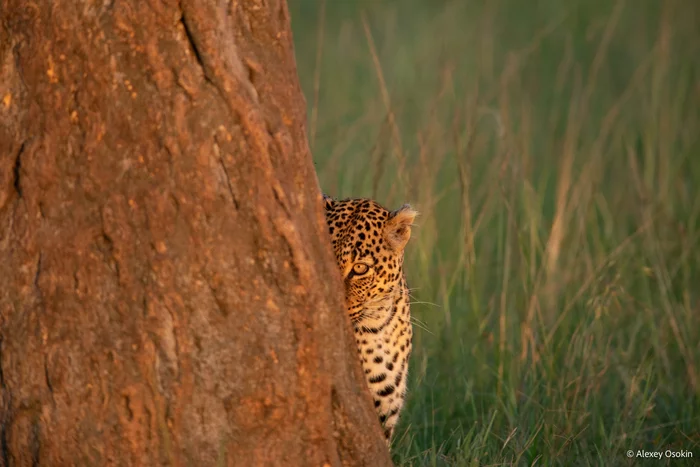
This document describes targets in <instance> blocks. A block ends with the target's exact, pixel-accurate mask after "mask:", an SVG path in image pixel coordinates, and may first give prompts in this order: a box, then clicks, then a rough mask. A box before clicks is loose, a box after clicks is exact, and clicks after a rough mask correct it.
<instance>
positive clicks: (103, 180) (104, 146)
mask: <svg viewBox="0 0 700 467" xmlns="http://www.w3.org/2000/svg"><path fill="white" fill-rule="evenodd" d="M305 120H306V118H305V105H304V100H303V97H302V95H301V91H300V88H299V85H298V82H297V74H296V65H295V62H294V52H293V47H292V37H291V32H290V27H289V16H288V11H287V7H286V4H285V2H284V1H283V0H268V1H262V0H247V1H242V2H241V1H234V2H228V1H223V0H221V1H218V2H217V1H214V0H207V1H201V0H200V1H193V0H182V1H181V2H176V1H172V0H170V1H168V0H165V1H157V0H126V1H104V2H102V1H100V2H78V1H60V0H53V1H51V2H49V1H37V2H27V1H25V0H0V396H1V399H0V466H8V467H9V466H17V465H19V466H24V465H96V466H102V465H145V466H151V465H158V464H161V465H183V466H185V465H193V466H200V465H201V466H207V465H242V466H253V465H285V466H287V465H314V466H319V467H320V466H323V465H372V466H378V465H389V464H390V459H389V454H388V451H387V449H386V447H385V445H384V441H383V440H382V436H381V433H380V429H379V424H378V422H377V420H376V416H375V414H374V411H373V409H372V407H371V402H370V398H369V395H368V392H367V390H366V389H365V386H364V382H363V379H362V375H361V374H360V370H359V364H358V362H357V358H356V355H355V353H356V350H355V349H354V345H353V342H352V340H351V337H350V331H349V325H348V323H347V317H346V316H345V314H344V312H343V306H342V302H341V300H342V298H341V297H342V292H341V291H342V285H341V283H340V279H339V278H338V274H337V272H336V269H335V264H334V261H333V258H332V254H331V251H330V245H329V240H328V234H327V233H326V226H325V220H324V218H323V213H322V206H321V201H320V199H321V198H320V193H319V189H318V183H317V181H316V175H315V173H314V170H313V166H312V162H311V157H310V155H309V150H308V147H307V143H306V130H305V125H306V123H305Z"/></svg>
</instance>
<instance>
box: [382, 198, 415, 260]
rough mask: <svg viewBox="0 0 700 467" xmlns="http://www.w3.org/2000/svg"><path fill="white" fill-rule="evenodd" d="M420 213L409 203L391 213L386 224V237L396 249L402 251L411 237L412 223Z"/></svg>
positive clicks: (390, 245)
mask: <svg viewBox="0 0 700 467" xmlns="http://www.w3.org/2000/svg"><path fill="white" fill-rule="evenodd" d="M417 215H418V212H417V211H416V210H414V209H413V208H412V207H411V206H409V205H408V204H404V205H403V206H402V207H401V208H399V209H397V210H396V211H394V212H392V213H391V214H389V220H387V221H386V225H385V226H384V239H385V240H386V242H387V243H388V244H389V247H391V249H392V250H394V251H397V252H399V251H402V250H403V249H404V247H405V246H406V243H408V240H409V239H410V238H411V225H413V220H414V219H415V218H416V216H417Z"/></svg>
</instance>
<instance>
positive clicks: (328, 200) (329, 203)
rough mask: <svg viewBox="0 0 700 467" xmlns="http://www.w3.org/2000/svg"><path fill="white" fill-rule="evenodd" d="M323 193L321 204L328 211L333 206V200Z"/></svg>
mask: <svg viewBox="0 0 700 467" xmlns="http://www.w3.org/2000/svg"><path fill="white" fill-rule="evenodd" d="M322 195H323V206H324V209H325V210H326V211H329V210H331V209H333V208H334V207H335V200H334V199H333V198H331V197H330V196H328V195H327V194H325V193H322Z"/></svg>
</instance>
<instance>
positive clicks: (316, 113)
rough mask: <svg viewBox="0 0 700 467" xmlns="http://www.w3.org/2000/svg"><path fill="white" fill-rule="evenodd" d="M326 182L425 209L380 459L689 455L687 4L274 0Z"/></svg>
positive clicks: (698, 80) (698, 132) (691, 157)
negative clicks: (403, 366) (400, 383)
mask: <svg viewBox="0 0 700 467" xmlns="http://www.w3.org/2000/svg"><path fill="white" fill-rule="evenodd" d="M289 4H290V10H291V13H292V23H293V28H294V34H295V42H296V54H297V61H298V66H299V74H300V78H301V82H302V86H303V88H304V91H305V94H306V96H307V102H308V105H309V119H310V120H309V121H310V130H309V133H310V134H309V140H310V143H311V145H312V151H313V154H314V161H315V163H316V166H317V171H318V174H319V178H320V181H321V185H322V187H323V189H324V191H325V192H327V193H329V194H331V195H334V196H341V197H345V196H353V197H357V196H368V197H372V198H375V199H377V200H378V201H380V202H381V203H383V204H385V205H386V206H387V207H390V208H391V207H398V206H400V205H401V204H402V203H404V202H406V201H408V202H411V203H412V204H413V205H414V206H416V207H417V208H418V209H419V211H420V212H421V216H420V218H419V220H418V227H417V228H416V229H414V238H413V239H412V241H411V243H410V244H409V247H408V252H407V255H408V257H407V263H406V267H405V268H406V270H407V275H408V279H409V284H410V285H411V287H413V291H412V295H413V298H414V304H413V306H412V311H413V314H414V316H415V317H416V335H415V340H414V344H415V346H414V348H415V350H414V354H413V357H412V362H411V382H410V396H409V400H408V403H407V407H406V409H405V411H404V414H403V418H402V422H401V424H400V428H399V430H398V433H397V435H396V439H395V442H394V446H393V453H394V460H395V461H396V463H397V465H434V466H437V465H440V466H443V465H445V466H446V465H532V464H537V465H565V466H569V465H632V464H634V465H636V464H639V463H641V462H642V460H641V459H635V458H633V459H628V458H627V456H626V454H625V453H626V451H627V450H629V449H632V450H635V451H636V450H646V451H657V450H662V451H664V450H666V449H670V450H673V451H690V452H692V453H693V454H694V458H693V459H690V460H687V459H686V460H677V459H675V460H674V459H664V460H662V461H658V460H657V461H652V462H653V463H654V465H659V464H660V465H666V464H668V465H671V464H673V465H696V464H697V463H699V462H700V344H699V342H700V222H699V217H700V190H698V189H697V187H698V184H700V6H699V5H697V4H696V3H694V2H692V1H686V2H682V1H671V0H669V1H664V2H657V1H651V0H639V1H634V2H633V1H627V2H625V1H622V0H614V1H610V2H608V1H602V0H587V1H585V2H584V1H574V2H562V1H559V0H541V1H539V2H524V1H517V0H500V1H466V0H454V1H437V0H424V1H418V0H394V1H370V0H357V1H352V2H351V1H334V0H326V1H325V2H323V1H322V0H306V1H303V0H296V1H295V0H289Z"/></svg>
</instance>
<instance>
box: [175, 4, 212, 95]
mask: <svg viewBox="0 0 700 467" xmlns="http://www.w3.org/2000/svg"><path fill="white" fill-rule="evenodd" d="M180 23H182V27H183V28H184V30H185V37H186V38H187V42H188V43H189V44H190V47H191V48H192V53H193V54H194V58H195V59H196V60H197V64H198V65H199V68H201V69H202V75H203V76H204V80H205V81H206V82H208V83H209V84H211V85H212V86H214V88H216V89H217V90H218V88H217V87H216V86H215V85H214V82H213V81H212V80H211V78H210V77H209V76H208V74H207V68H206V66H205V65H204V59H203V56H202V53H201V51H200V50H199V48H198V47H197V41H196V40H195V35H194V33H193V31H192V28H191V27H190V25H189V21H188V20H187V17H186V16H185V13H184V12H183V13H182V16H180Z"/></svg>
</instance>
